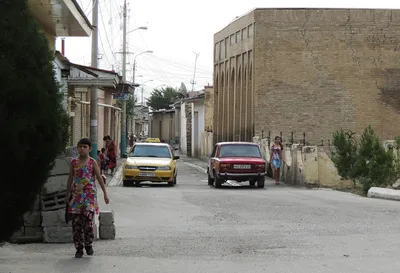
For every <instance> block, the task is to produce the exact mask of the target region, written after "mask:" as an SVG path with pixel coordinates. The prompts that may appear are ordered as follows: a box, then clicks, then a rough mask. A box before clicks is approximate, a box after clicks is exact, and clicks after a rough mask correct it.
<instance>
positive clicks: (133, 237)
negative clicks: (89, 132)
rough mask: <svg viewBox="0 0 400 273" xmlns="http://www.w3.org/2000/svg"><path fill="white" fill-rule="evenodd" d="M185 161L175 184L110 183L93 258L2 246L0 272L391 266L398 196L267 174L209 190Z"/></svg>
mask: <svg viewBox="0 0 400 273" xmlns="http://www.w3.org/2000/svg"><path fill="white" fill-rule="evenodd" d="M184 161H185V160H179V162H178V168H179V176H178V181H177V185H176V186H175V187H167V186H142V187H139V188H136V187H122V186H121V184H122V183H118V185H115V186H110V187H108V192H109V196H110V198H111V203H110V204H109V205H105V204H104V203H101V209H102V210H114V213H115V225H116V227H117V237H116V239H115V240H112V241H101V240H99V241H97V242H96V243H95V245H94V248H95V255H94V256H92V257H88V256H84V257H83V259H80V260H77V259H75V258H74V257H73V254H74V253H75V250H74V248H73V245H72V244H27V245H11V244H6V245H4V246H3V247H0V272H2V273H6V272H7V273H8V272H12V273H22V272H46V273H51V272H68V273H73V272H81V273H86V272H97V273H106V272H126V273H128V272H141V273H144V272H149V273H150V272H151V273H156V272H163V273H169V272H183V273H185V272H190V273H195V272H202V273H203V272H231V273H233V272H241V273H243V272H248V273H253V272H308V273H309V272H335V273H336V272H363V273H367V272H371V273H372V272H373V273H377V272H385V273H388V272H398V269H399V268H400V261H399V259H398V248H399V239H398V238H399V237H400V218H399V217H398V215H399V213H400V208H399V206H398V203H397V202H395V201H388V200H379V199H367V198H364V197H360V196H356V195H353V194H349V193H342V192H336V191H329V190H321V189H320V190H316V189H313V190H310V189H304V188H291V187H288V186H285V185H278V186H277V185H274V184H273V182H272V181H269V180H267V184H266V188H265V189H257V188H250V187H232V186H226V187H223V188H221V189H215V188H213V187H209V186H207V175H206V174H205V173H204V172H202V171H201V168H200V167H199V168H195V167H194V166H193V164H192V163H189V164H187V163H185V162H184ZM99 199H100V200H101V201H102V199H101V197H100V198H99Z"/></svg>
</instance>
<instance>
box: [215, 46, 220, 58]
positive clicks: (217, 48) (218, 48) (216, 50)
mask: <svg viewBox="0 0 400 273" xmlns="http://www.w3.org/2000/svg"><path fill="white" fill-rule="evenodd" d="M220 47H221V45H220V43H216V44H215V60H216V61H219V60H220V59H221V52H220Z"/></svg>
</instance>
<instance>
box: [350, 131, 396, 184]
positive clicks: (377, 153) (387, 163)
mask: <svg viewBox="0 0 400 273" xmlns="http://www.w3.org/2000/svg"><path fill="white" fill-rule="evenodd" d="M394 171H395V168H394V157H393V154H392V153H391V152H389V151H386V150H385V148H384V146H383V144H382V143H381V141H380V139H379V137H378V136H376V135H375V132H374V130H373V129H372V127H371V126H368V127H367V128H365V130H364V133H363V134H362V136H361V139H360V142H359V148H358V153H357V158H356V162H355V166H354V175H355V176H356V177H358V180H359V181H360V182H361V184H362V185H363V189H364V191H368V190H369V188H370V187H373V186H387V185H389V183H390V182H391V179H393V176H394Z"/></svg>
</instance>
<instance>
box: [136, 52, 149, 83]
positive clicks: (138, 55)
mask: <svg viewBox="0 0 400 273" xmlns="http://www.w3.org/2000/svg"><path fill="white" fill-rule="evenodd" d="M152 53H154V52H153V50H146V51H143V52H140V53H138V54H136V56H135V57H134V58H133V79H132V82H133V84H134V83H135V73H136V58H137V57H138V56H140V55H142V54H152Z"/></svg>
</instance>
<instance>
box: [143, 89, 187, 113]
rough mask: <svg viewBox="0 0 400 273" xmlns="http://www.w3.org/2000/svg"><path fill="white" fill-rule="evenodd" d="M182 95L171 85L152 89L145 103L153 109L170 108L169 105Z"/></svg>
mask: <svg viewBox="0 0 400 273" xmlns="http://www.w3.org/2000/svg"><path fill="white" fill-rule="evenodd" d="M182 97H183V95H182V94H181V93H180V92H179V91H178V90H177V89H175V88H173V87H166V88H161V89H154V90H153V91H152V92H151V94H150V97H149V98H148V99H147V105H148V106H150V107H151V108H152V109H153V110H160V109H170V108H171V106H170V105H171V104H173V103H174V102H175V101H176V100H177V99H179V98H182Z"/></svg>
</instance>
